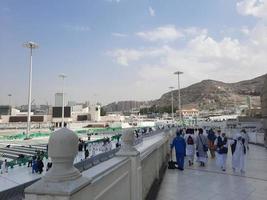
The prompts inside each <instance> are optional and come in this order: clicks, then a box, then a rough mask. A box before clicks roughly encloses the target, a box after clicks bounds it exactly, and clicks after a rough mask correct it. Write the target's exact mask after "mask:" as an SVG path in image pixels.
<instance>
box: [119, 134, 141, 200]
mask: <svg viewBox="0 0 267 200" xmlns="http://www.w3.org/2000/svg"><path fill="white" fill-rule="evenodd" d="M134 137H135V136H134V132H133V130H131V129H129V130H127V131H126V132H125V133H123V135H122V146H121V149H120V151H119V152H118V153H117V154H116V156H125V157H129V159H130V160H131V169H130V184H131V200H141V199H142V167H141V159H140V152H139V151H137V150H136V148H135V147H134V146H133V144H134Z"/></svg>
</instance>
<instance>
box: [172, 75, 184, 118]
mask: <svg viewBox="0 0 267 200" xmlns="http://www.w3.org/2000/svg"><path fill="white" fill-rule="evenodd" d="M174 74H175V75H177V76H178V101H179V103H178V110H179V120H180V122H181V120H182V110H181V92H180V89H181V88H180V75H181V74H183V72H181V71H177V72H174Z"/></svg>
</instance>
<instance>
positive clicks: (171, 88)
mask: <svg viewBox="0 0 267 200" xmlns="http://www.w3.org/2000/svg"><path fill="white" fill-rule="evenodd" d="M169 89H170V90H171V96H172V121H173V120H174V115H173V89H174V87H172V86H171V87H169Z"/></svg>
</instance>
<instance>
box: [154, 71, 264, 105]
mask: <svg viewBox="0 0 267 200" xmlns="http://www.w3.org/2000/svg"><path fill="white" fill-rule="evenodd" d="M264 76H266V75H263V76H260V77H257V78H254V79H251V80H245V81H240V82H236V83H224V82H221V81H214V80H203V81H201V82H199V83H196V84H193V85H191V86H189V87H186V88H183V89H181V97H182V99H181V103H182V105H183V108H193V107H194V108H199V109H222V108H225V107H233V106H234V105H243V104H246V103H247V99H248V96H250V97H251V103H252V105H254V106H259V105H260V94H261V90H262V86H263V82H264ZM173 96H174V104H175V105H178V90H175V91H174V93H173ZM170 103H171V93H170V92H168V93H165V94H163V95H162V96H161V98H160V99H158V100H156V101H154V104H155V105H157V106H167V105H170Z"/></svg>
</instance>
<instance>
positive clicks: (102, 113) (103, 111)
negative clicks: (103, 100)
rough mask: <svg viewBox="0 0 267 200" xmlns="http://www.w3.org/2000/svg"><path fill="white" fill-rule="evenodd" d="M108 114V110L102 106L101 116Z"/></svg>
mask: <svg viewBox="0 0 267 200" xmlns="http://www.w3.org/2000/svg"><path fill="white" fill-rule="evenodd" d="M106 114H107V112H106V111H105V110H104V108H103V107H101V109H100V116H105V115H106Z"/></svg>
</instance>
